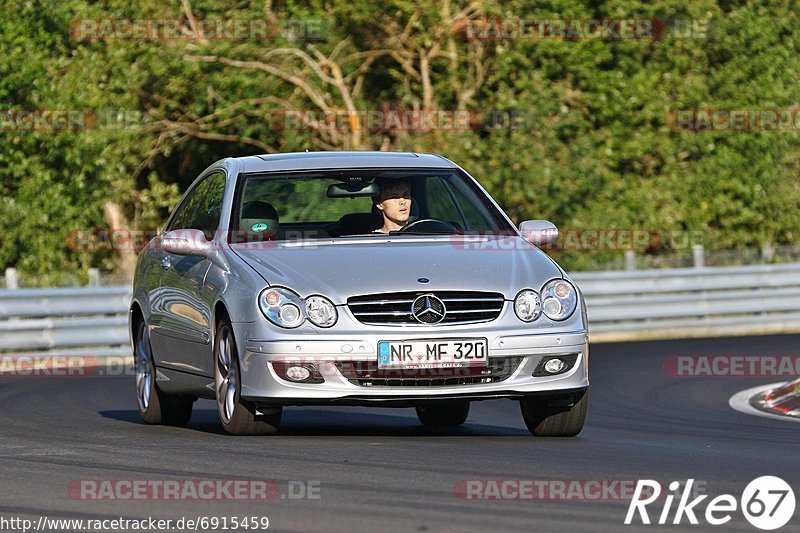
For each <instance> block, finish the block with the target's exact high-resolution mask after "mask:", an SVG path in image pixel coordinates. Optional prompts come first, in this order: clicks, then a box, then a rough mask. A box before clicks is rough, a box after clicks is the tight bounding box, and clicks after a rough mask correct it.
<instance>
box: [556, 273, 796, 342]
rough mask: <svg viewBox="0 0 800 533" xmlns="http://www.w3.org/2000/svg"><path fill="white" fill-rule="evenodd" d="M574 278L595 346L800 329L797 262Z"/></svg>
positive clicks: (579, 275) (590, 275) (588, 274)
mask: <svg viewBox="0 0 800 533" xmlns="http://www.w3.org/2000/svg"><path fill="white" fill-rule="evenodd" d="M572 277H573V279H574V280H575V281H576V282H577V283H578V285H579V286H580V288H581V290H582V291H583V293H584V295H585V297H586V307H587V310H588V313H589V336H590V339H591V340H593V341H610V340H629V339H648V338H650V339H657V338H680V337H703V336H709V337H713V336H719V335H745V334H767V333H785V332H798V331H800V263H784V264H774V265H751V266H735V267H710V268H709V267H706V268H673V269H661V270H642V271H632V272H631V271H626V272H583V273H577V274H574V275H573V276H572Z"/></svg>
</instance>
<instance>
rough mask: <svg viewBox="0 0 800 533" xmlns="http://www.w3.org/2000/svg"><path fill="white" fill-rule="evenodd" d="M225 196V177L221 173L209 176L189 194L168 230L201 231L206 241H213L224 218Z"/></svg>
mask: <svg viewBox="0 0 800 533" xmlns="http://www.w3.org/2000/svg"><path fill="white" fill-rule="evenodd" d="M224 194H225V175H224V174H222V173H221V172H216V173H214V174H211V175H209V176H208V177H206V178H205V179H204V180H203V181H201V182H200V184H199V185H197V187H195V188H194V189H193V190H192V192H190V193H189V196H187V197H186V199H185V200H184V201H183V203H182V204H181V205H180V207H179V208H178V212H177V213H176V214H175V218H173V219H172V223H171V224H170V225H169V227H168V228H167V230H168V231H171V230H174V229H199V230H201V231H202V232H203V233H204V234H205V236H206V239H208V240H211V239H213V238H214V233H215V232H216V231H217V228H218V227H219V219H220V217H221V216H222V197H223V195H224Z"/></svg>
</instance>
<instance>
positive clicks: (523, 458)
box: [0, 335, 800, 532]
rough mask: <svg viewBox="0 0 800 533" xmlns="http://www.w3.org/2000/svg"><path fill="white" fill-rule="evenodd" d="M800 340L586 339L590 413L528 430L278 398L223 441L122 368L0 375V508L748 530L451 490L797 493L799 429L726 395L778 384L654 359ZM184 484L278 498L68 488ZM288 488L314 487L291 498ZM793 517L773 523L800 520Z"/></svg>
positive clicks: (797, 349) (507, 423)
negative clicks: (676, 372)
mask: <svg viewBox="0 0 800 533" xmlns="http://www.w3.org/2000/svg"><path fill="white" fill-rule="evenodd" d="M798 339H800V336H797V335H794V336H791V335H782V336H768V337H741V338H724V339H701V340H691V341H690V340H680V341H659V342H642V343H624V344H598V345H593V346H592V347H591V355H590V378H591V384H592V385H591V402H590V405H589V415H588V420H587V424H586V427H585V428H584V431H583V432H582V433H581V434H580V436H579V437H577V438H571V439H542V438H534V437H532V436H530V435H529V433H528V431H527V430H526V429H525V426H524V424H523V421H522V417H521V415H520V412H519V405H518V404H517V403H516V402H513V401H510V400H494V401H485V402H476V403H473V404H472V411H471V414H470V417H469V420H468V421H467V423H466V424H465V425H464V426H463V427H460V428H456V429H448V430H430V429H426V428H423V427H422V426H421V425H420V424H419V423H418V421H417V418H416V416H415V414H414V411H413V410H412V409H370V408H361V407H353V408H349V407H331V408H316V407H306V408H289V409H286V410H284V418H283V425H282V431H281V434H279V435H277V436H272V437H231V436H227V435H225V434H223V433H222V430H221V428H220V426H219V424H218V422H217V414H216V411H215V405H214V404H213V403H212V402H209V401H200V402H198V403H196V404H195V411H194V415H193V417H192V420H191V421H190V423H189V426H188V427H186V428H172V427H160V426H146V425H144V424H142V423H141V422H140V421H139V416H138V413H137V411H136V405H135V397H134V388H133V378H132V377H113V378H109V377H63V378H56V377H35V378H34V377H3V378H0V401H1V402H2V406H3V410H2V412H0V417H1V422H0V424H1V425H0V427H2V429H1V430H0V456H1V458H0V461H2V463H1V464H2V467H0V487H2V488H0V517H2V518H5V519H8V518H11V517H19V518H30V519H33V520H38V518H39V517H40V516H46V517H48V518H73V519H113V518H119V517H126V518H146V517H150V516H152V517H158V518H162V519H172V520H173V521H174V520H177V519H180V518H181V517H186V518H192V519H196V518H197V517H203V516H206V517H217V518H218V519H219V520H221V519H222V518H223V517H229V518H230V517H239V518H242V517H251V516H252V517H268V518H269V529H270V530H277V531H482V532H486V531H625V530H630V531H638V530H644V531H652V530H655V529H659V530H663V529H668V530H691V531H703V530H709V529H717V530H719V529H724V530H726V531H727V530H740V531H757V530H756V529H755V528H754V527H753V526H751V525H750V524H749V523H748V522H747V521H746V520H745V518H744V516H743V515H742V514H741V512H739V511H737V512H735V513H733V515H732V516H733V517H732V519H731V521H730V522H729V523H728V524H726V525H725V526H722V527H718V528H712V527H711V526H709V525H707V524H706V523H705V522H704V521H703V519H702V517H701V524H700V525H699V526H689V525H688V523H687V521H686V519H685V518H684V520H683V525H682V526H673V525H669V526H643V525H642V524H641V523H640V522H639V521H638V520H636V521H635V522H634V524H635V525H633V526H625V525H623V520H624V518H625V514H626V511H627V508H628V503H629V500H627V499H624V500H613V499H611V500H603V501H581V500H568V501H565V500H560V501H548V500H540V499H525V500H521V501H497V500H474V499H465V498H463V497H458V495H457V494H456V492H457V491H455V492H454V487H458V486H459V485H458V484H459V482H461V483H462V485H461V486H463V483H464V482H463V481H462V480H485V479H495V480H503V479H512V480H519V479H524V480H549V482H552V481H558V480H564V481H570V480H582V481H591V480H595V481H598V480H601V481H602V480H605V481H606V482H611V481H614V480H620V481H624V480H628V481H629V480H637V479H644V478H652V479H656V480H660V481H662V482H663V483H664V484H665V485H668V484H669V482H671V481H673V480H678V481H682V482H683V481H685V480H686V479H688V478H693V479H696V480H698V482H699V483H700V484H701V487H702V488H703V489H704V492H705V493H707V494H709V495H710V496H712V497H713V496H715V495H718V494H723V493H727V494H733V495H734V496H735V497H736V498H738V497H739V496H740V495H741V493H742V490H743V489H744V487H745V486H746V485H747V483H748V482H749V481H750V480H752V479H754V478H757V477H759V476H764V475H777V476H780V477H782V478H783V479H784V480H786V481H787V482H788V483H789V484H790V485H792V486H793V487H794V490H795V492H796V493H797V494H798V496H800V490H799V489H800V453H798V450H799V449H800V447H798V431H800V425H798V424H793V423H788V422H784V421H781V420H773V419H768V418H761V417H757V416H751V415H747V414H743V413H739V412H736V411H734V410H732V409H731V408H730V407H729V406H728V400H729V398H730V397H731V396H732V395H733V394H734V393H736V392H737V391H739V390H742V389H745V388H748V387H754V386H757V385H759V384H763V383H769V382H774V381H779V380H776V379H775V378H731V377H714V378H697V377H694V378H687V377H675V376H672V375H670V374H669V373H668V372H667V371H665V369H664V363H665V360H666V359H667V358H668V357H669V356H671V355H797V354H798V353H800V344H798ZM186 479H216V480H220V481H225V480H230V479H269V480H274V481H275V482H276V483H277V486H278V488H279V490H280V491H281V494H282V497H283V498H281V497H276V498H275V499H270V500H266V501H265V500H260V501H259V500H256V501H241V500H214V501H187V500H177V501H175V500H169V501H165V500H155V501H154V500H144V501H142V500H135V501H128V500H115V501H96V500H87V499H81V498H80V494H79V492H76V490H75V486H76V483H80V481H81V480H101V481H103V480H105V481H106V482H108V480H162V481H163V480H186ZM290 481H297V482H302V483H304V485H303V484H300V483H294V484H291V488H290V483H289V482H290ZM97 486H98V487H99V486H100V485H97ZM115 486H116V487H119V486H120V485H115ZM549 486H551V485H548V487H549ZM585 486H586V485H585ZM302 487H305V490H306V491H308V490H310V491H311V493H312V495H313V496H315V497H314V498H313V499H307V498H303V499H293V498H289V496H300V495H302V494H301V493H302V492H303V491H302V490H300V489H301V488H302ZM290 490H291V491H294V492H292V493H291V494H290ZM677 499H678V498H677V497H676V501H677ZM654 505H655V504H654ZM704 506H705V503H704V504H702V505H700V507H701V508H702V507H704ZM673 507H674V506H673ZM660 510H661V505H659V506H658V507H656V508H655V509H654V510H653V511H652V513H651V518H652V520H654V521H655V520H657V519H658V515H659V514H660ZM798 517H800V512H796V513H795V518H794V519H793V520H792V521H790V522H789V524H788V525H787V526H785V527H784V528H783V529H782V531H800V518H798ZM671 518H672V517H671V516H670V520H671ZM37 523H38V522H37ZM0 529H2V530H13V529H12V527H11V526H10V525H6V527H4V528H0ZM64 530H78V529H77V528H74V527H73V528H63V529H60V530H58V531H64ZM217 530H222V527H221V526H220V527H218V528H217Z"/></svg>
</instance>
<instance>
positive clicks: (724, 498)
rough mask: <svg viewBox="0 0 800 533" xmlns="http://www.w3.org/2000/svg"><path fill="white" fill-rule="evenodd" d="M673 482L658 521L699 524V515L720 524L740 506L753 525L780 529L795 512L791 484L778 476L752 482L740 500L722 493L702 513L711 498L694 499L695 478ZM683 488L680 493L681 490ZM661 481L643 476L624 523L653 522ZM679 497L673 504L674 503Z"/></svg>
mask: <svg viewBox="0 0 800 533" xmlns="http://www.w3.org/2000/svg"><path fill="white" fill-rule="evenodd" d="M681 485H682V484H681V483H680V482H678V481H673V482H672V483H670V484H669V492H668V493H667V494H666V497H665V498H664V503H663V505H664V506H663V507H662V508H661V512H660V513H658V516H657V517H656V516H654V517H653V519H654V520H657V521H656V522H655V523H657V524H660V525H664V524H673V525H675V524H681V523H682V521H683V520H684V518H685V519H686V521H688V522H689V524H692V525H697V524H699V523H700V522H699V521H698V515H699V516H700V517H701V518H704V519H705V522H706V523H707V524H710V525H712V526H720V525H723V524H726V523H728V522H730V521H731V519H732V518H733V514H734V513H736V512H737V509H740V510H741V512H742V514H744V517H745V518H746V519H747V521H748V522H750V524H752V525H753V526H755V527H757V528H758V529H763V530H773V529H778V528H780V527H783V526H784V525H786V524H787V523H788V522H789V520H791V519H792V516H793V515H794V508H795V497H794V491H792V487H790V486H789V484H788V483H786V482H785V481H784V480H782V479H781V478H779V477H775V476H762V477H759V478H756V479H754V480H753V481H751V482H750V483H749V484H748V485H747V487H745V489H744V491H743V492H742V496H741V498H740V499H739V500H737V499H736V498H735V497H734V496H733V495H731V494H721V495H719V496H717V497H715V498H713V499H711V500H710V501H708V502H707V504H706V506H705V511H704V512H702V513H701V511H700V508H699V507H700V504H701V503H702V502H703V500H705V499H706V498H708V495H706V494H703V495H700V496H697V497H696V498H694V499H692V500H691V501H690V500H689V498H691V497H692V496H693V495H694V494H693V492H692V486H693V485H694V479H689V480H687V481H686V483H685V484H683V490H682V491H680V489H681ZM679 491H680V493H679ZM661 492H662V491H661V484H660V483H659V482H658V481H655V480H651V479H640V480H639V481H638V482H637V484H636V489H635V490H634V493H633V499H632V500H631V504H630V506H628V514H627V515H626V516H625V524H626V525H630V524H631V523H633V522H634V521H635V520H634V519H635V517H636V515H637V513H638V519H639V520H641V523H642V524H645V525H649V524H651V517H650V514H649V513H648V505H649V506H651V509H649V511H658V506H659V505H660V503H661V502H658V504H656V501H657V500H659V498H660V497H661V495H662V494H661ZM676 499H677V500H678V503H677V505H676V506H675V507H674V511H673V505H672V504H673V502H674V501H675V500H676Z"/></svg>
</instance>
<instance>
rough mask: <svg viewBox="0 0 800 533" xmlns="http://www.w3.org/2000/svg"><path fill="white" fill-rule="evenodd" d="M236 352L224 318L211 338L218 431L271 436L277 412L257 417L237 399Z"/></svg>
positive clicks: (239, 387)
mask: <svg viewBox="0 0 800 533" xmlns="http://www.w3.org/2000/svg"><path fill="white" fill-rule="evenodd" d="M238 354H239V352H238V350H237V349H236V339H235V338H234V336H233V328H232V327H231V324H230V321H229V320H228V318H227V317H224V318H223V319H222V320H220V322H219V324H218V325H217V334H216V336H215V338H214V359H215V361H216V364H215V365H214V385H215V390H216V396H217V411H218V412H219V419H220V422H222V427H223V428H225V431H226V432H228V433H230V434H231V435H273V434H275V433H276V432H277V431H278V426H279V425H280V423H281V408H280V407H276V408H274V409H273V410H272V412H270V413H269V414H265V415H257V414H256V409H255V406H253V405H252V404H251V403H250V402H248V401H246V400H244V399H243V398H242V397H241V393H242V380H241V375H242V373H241V366H240V365H239V355H238Z"/></svg>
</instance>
